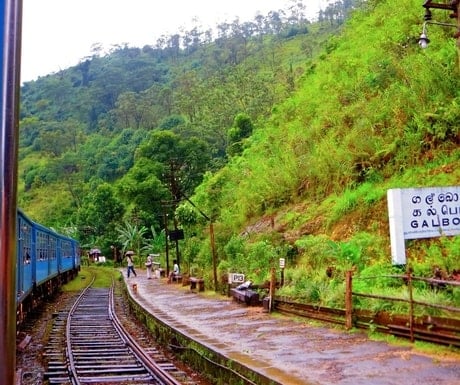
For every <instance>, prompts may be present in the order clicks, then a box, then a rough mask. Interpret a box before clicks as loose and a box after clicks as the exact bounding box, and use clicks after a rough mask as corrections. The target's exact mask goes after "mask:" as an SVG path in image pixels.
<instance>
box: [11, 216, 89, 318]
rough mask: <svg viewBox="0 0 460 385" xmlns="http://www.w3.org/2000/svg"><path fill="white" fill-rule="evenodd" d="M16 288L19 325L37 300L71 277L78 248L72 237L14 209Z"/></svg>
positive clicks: (75, 270) (78, 262)
mask: <svg viewBox="0 0 460 385" xmlns="http://www.w3.org/2000/svg"><path fill="white" fill-rule="evenodd" d="M17 226H18V228H17V235H18V238H17V264H16V289H17V312H18V322H19V323H20V322H21V321H22V320H23V319H24V318H25V316H26V314H27V313H28V311H30V310H31V309H33V308H34V307H36V306H37V305H38V304H39V303H40V300H41V299H43V298H44V297H46V296H49V295H51V294H53V293H54V292H56V291H57V289H58V288H59V287H60V286H61V285H62V284H63V283H66V282H68V281H69V280H71V279H72V278H74V277H75V276H76V275H77V273H78V271H79V269H80V263H81V260H80V248H79V245H78V242H77V241H76V240H74V239H72V238H69V237H66V236H63V235H60V234H58V233H56V232H54V231H53V230H51V229H49V228H47V227H45V226H43V225H40V224H38V223H36V222H33V221H32V220H30V219H29V218H28V217H27V216H26V215H25V214H24V213H23V212H22V211H20V210H18V218H17Z"/></svg>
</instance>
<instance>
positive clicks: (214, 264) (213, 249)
mask: <svg viewBox="0 0 460 385" xmlns="http://www.w3.org/2000/svg"><path fill="white" fill-rule="evenodd" d="M209 236H210V238H211V253H212V271H213V275H214V291H216V292H217V256H216V245H215V241H214V225H213V223H212V221H209Z"/></svg>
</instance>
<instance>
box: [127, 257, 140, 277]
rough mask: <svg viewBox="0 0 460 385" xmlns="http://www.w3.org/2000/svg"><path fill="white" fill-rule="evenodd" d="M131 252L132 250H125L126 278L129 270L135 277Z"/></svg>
mask: <svg viewBox="0 0 460 385" xmlns="http://www.w3.org/2000/svg"><path fill="white" fill-rule="evenodd" d="M133 254H134V252H133V251H127V252H126V260H127V261H128V278H129V275H130V273H131V272H132V273H133V274H134V276H135V277H137V274H136V270H134V262H133Z"/></svg>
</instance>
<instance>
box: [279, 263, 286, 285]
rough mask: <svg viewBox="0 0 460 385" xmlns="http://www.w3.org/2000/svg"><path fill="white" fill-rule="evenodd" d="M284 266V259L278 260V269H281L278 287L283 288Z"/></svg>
mask: <svg viewBox="0 0 460 385" xmlns="http://www.w3.org/2000/svg"><path fill="white" fill-rule="evenodd" d="M285 266H286V260H285V259H284V258H280V269H281V283H280V286H281V287H283V286H284V268H285Z"/></svg>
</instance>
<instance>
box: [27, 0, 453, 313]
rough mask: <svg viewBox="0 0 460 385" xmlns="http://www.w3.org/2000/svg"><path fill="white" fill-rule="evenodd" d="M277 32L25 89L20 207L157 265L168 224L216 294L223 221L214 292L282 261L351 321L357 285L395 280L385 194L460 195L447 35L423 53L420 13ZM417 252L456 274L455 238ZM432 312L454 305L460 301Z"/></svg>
mask: <svg viewBox="0 0 460 385" xmlns="http://www.w3.org/2000/svg"><path fill="white" fill-rule="evenodd" d="M352 5H353V6H354V7H355V8H356V9H355V10H353V11H352V8H353V7H352ZM395 10H397V11H395ZM435 16H436V17H437V18H438V20H441V21H446V22H449V19H448V14H447V12H445V11H441V12H439V13H437V12H436V15H435ZM267 20H268V19H267ZM270 20H271V23H265V24H264V25H265V26H267V25H270V28H269V29H267V30H263V32H260V31H262V30H261V29H259V33H257V34H254V35H251V36H249V37H248V36H247V34H245V33H243V32H242V31H247V30H246V28H247V27H248V25H246V24H244V23H243V24H241V25H240V26H239V27H238V28H236V27H235V26H233V29H231V28H230V27H229V30H228V31H229V32H228V35H226V36H225V38H224V37H220V38H219V39H217V40H216V41H215V42H208V43H206V44H201V43H200V44H196V45H193V44H192V45H190V46H189V47H187V49H183V50H177V49H174V48H178V47H177V46H172V45H170V46H168V47H167V48H161V49H160V48H152V47H150V48H149V47H144V48H143V49H142V50H141V49H129V48H127V47H122V48H120V50H117V51H115V52H113V53H112V54H111V55H109V56H108V57H96V56H95V57H93V58H92V59H91V60H88V61H87V62H85V63H82V64H81V65H80V66H78V67H75V68H71V69H68V70H65V71H63V72H62V73H60V74H56V75H51V76H49V77H46V78H42V79H39V80H38V81H37V82H34V83H33V84H26V85H25V89H24V92H23V95H24V96H23V105H24V108H23V113H22V120H21V129H22V132H23V133H24V135H23V138H22V141H21V144H22V146H21V157H22V160H21V165H20V170H21V186H20V204H21V206H22V208H23V209H24V210H25V211H26V212H28V213H31V215H33V216H34V217H35V218H36V219H38V220H40V221H42V222H45V223H48V224H50V225H53V226H56V227H59V228H61V229H67V230H70V231H71V232H73V234H75V236H78V237H79V238H80V239H81V240H82V242H83V243H84V244H88V245H90V244H95V243H97V244H98V245H100V246H101V247H102V248H105V249H106V253H110V250H109V245H111V244H114V243H120V244H124V245H130V246H131V247H133V246H134V244H133V242H134V240H135V239H137V240H138V241H139V242H141V241H142V243H143V242H144V241H146V242H145V243H146V245H147V247H148V249H146V250H154V249H155V248H157V249H156V250H157V251H162V249H161V247H162V246H161V245H162V243H161V241H158V240H159V239H160V237H161V231H162V229H163V228H164V219H165V218H169V220H170V222H169V224H168V226H169V227H172V226H173V221H172V218H173V216H174V218H175V225H176V226H179V227H180V228H183V229H184V232H185V239H184V240H183V241H180V242H179V245H180V258H181V261H182V265H183V270H185V271H191V272H193V273H195V274H198V273H199V274H202V275H204V276H205V277H206V278H208V279H209V280H212V274H213V266H212V265H213V262H212V253H211V244H210V236H209V235H210V234H209V232H208V231H209V226H208V224H209V222H208V220H209V219H211V220H212V223H213V229H214V233H215V251H216V255H217V260H218V274H219V277H221V276H222V277H223V276H225V274H226V273H227V272H228V271H239V272H243V273H245V274H246V276H247V277H248V278H250V279H252V280H254V281H256V282H262V281H264V280H266V279H267V278H268V277H269V271H270V268H271V267H276V266H277V264H278V258H281V257H282V258H286V260H287V269H286V282H287V284H286V286H285V287H284V288H283V293H284V294H286V295H292V296H295V297H297V298H304V299H306V300H309V301H316V302H319V303H321V304H327V305H337V306H340V305H341V303H342V301H343V298H342V297H343V276H344V272H345V271H346V270H349V269H353V270H355V272H356V274H361V275H366V274H378V273H389V272H392V271H394V269H395V268H394V267H392V266H391V257H390V240H389V229H388V214H387V202H386V192H387V190H388V189H390V188H396V187H424V186H451V185H458V184H459V181H460V171H459V168H458V165H459V163H460V150H459V143H460V134H459V125H460V109H459V103H460V94H459V90H460V87H459V86H460V81H459V76H458V75H459V73H458V68H459V67H458V53H457V49H456V45H455V43H456V42H455V40H454V39H452V38H451V37H450V36H451V34H452V31H451V30H449V29H448V28H442V27H438V26H432V27H431V28H430V39H431V44H430V46H429V48H428V49H426V50H421V49H420V47H419V46H418V44H417V38H418V36H419V35H420V32H421V27H422V23H423V8H422V7H421V4H420V2H419V1H416V0H402V1H401V0H400V1H396V0H386V1H381V0H369V1H365V2H348V1H347V2H345V1H343V2H337V3H335V5H334V7H332V6H330V8H328V12H325V13H324V14H322V17H321V19H320V21H318V22H317V23H311V22H310V21H308V20H304V19H303V18H302V17H299V18H297V19H296V20H295V23H293V22H292V21H290V22H288V20H289V19H288V18H286V19H285V22H284V23H282V24H276V23H274V20H276V19H273V18H271V19H270ZM277 26H278V27H277ZM265 28H268V27H265ZM230 31H232V32H230ZM152 59H153V61H152ZM112 65H113V66H112ZM125 65H128V67H125ZM126 68H132V71H134V72H132V73H133V74H134V73H136V74H137V77H135V78H137V79H139V76H140V75H139V73H145V74H148V76H147V77H145V78H142V79H144V80H143V81H137V82H135V81H134V80H133V79H134V78H130V77H129V76H128V75H127V74H129V73H130V72H129V71H126ZM138 71H139V72H138ZM149 79H150V80H149ZM152 82H153V83H152ZM56 101H59V103H56ZM50 170H52V171H50ZM176 207H177V209H176ZM173 210H174V215H173ZM149 230H151V231H149ZM130 241H131V243H130ZM138 244H139V243H138ZM171 252H172V253H175V250H172V251H171ZM407 254H408V261H409V264H410V266H411V267H412V268H413V269H414V271H415V272H416V273H417V274H418V275H423V276H431V275H432V272H433V269H434V268H435V267H436V266H437V267H439V268H440V269H442V270H443V271H445V272H446V273H447V274H450V273H451V272H452V271H453V270H454V269H460V262H459V260H460V259H459V256H460V238H459V237H442V238H439V239H433V240H418V241H411V242H409V243H408V245H407ZM326 271H329V272H331V271H333V274H330V275H332V280H331V278H330V277H328V276H327V275H326V274H325V272H326ZM380 289H382V288H380ZM393 289H394V290H397V288H396V289H395V288H392V287H386V286H384V287H383V290H393ZM420 295H426V293H425V292H422V293H421V294H420ZM437 301H438V302H445V303H446V304H450V305H452V304H454V305H456V306H458V305H459V303H460V293H459V292H458V290H457V291H454V292H453V293H450V294H449V293H444V294H441V298H438V299H437Z"/></svg>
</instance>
